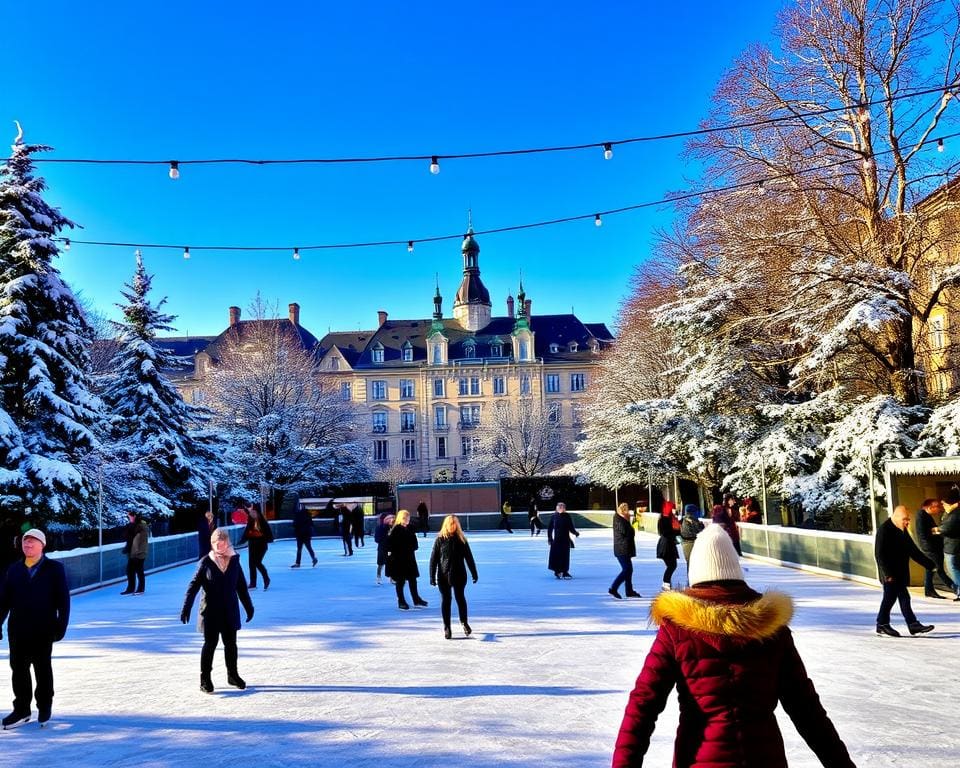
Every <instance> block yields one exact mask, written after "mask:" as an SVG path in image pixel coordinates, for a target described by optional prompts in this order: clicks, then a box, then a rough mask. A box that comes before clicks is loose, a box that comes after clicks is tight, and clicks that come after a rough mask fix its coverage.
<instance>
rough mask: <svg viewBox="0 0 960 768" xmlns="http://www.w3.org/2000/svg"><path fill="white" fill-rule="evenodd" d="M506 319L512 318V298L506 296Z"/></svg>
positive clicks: (508, 295)
mask: <svg viewBox="0 0 960 768" xmlns="http://www.w3.org/2000/svg"><path fill="white" fill-rule="evenodd" d="M507 317H513V296H511V295H510V294H507Z"/></svg>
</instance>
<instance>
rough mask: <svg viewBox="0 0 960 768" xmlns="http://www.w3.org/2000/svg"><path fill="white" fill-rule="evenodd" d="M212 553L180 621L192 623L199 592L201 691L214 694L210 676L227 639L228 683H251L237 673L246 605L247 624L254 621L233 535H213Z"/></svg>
mask: <svg viewBox="0 0 960 768" xmlns="http://www.w3.org/2000/svg"><path fill="white" fill-rule="evenodd" d="M210 545H211V550H210V553H209V554H208V555H207V556H206V557H204V558H203V559H202V560H201V561H200V563H199V564H198V565H197V572H196V573H195V574H194V576H193V579H191V581H190V585H189V586H188V587H187V595H186V597H185V598H184V600H183V609H182V610H181V611H180V621H182V622H183V623H184V624H186V623H187V622H189V621H190V609H191V608H193V601H194V599H195V598H196V596H197V592H199V591H200V590H201V589H202V590H203V596H202V597H201V598H200V617H199V621H198V623H197V628H198V629H199V630H200V631H201V632H202V633H203V650H202V651H201V652H200V690H201V691H203V692H204V693H213V682H212V680H211V679H210V673H211V672H212V671H213V654H214V651H216V650H217V643H218V642H219V640H220V639H221V638H222V639H223V657H224V660H225V661H226V665H227V682H228V683H229V684H230V685H232V686H235V687H236V688H246V687H247V684H246V683H245V682H244V681H243V678H241V677H240V675H239V674H237V631H238V630H239V629H240V606H239V604H238V602H237V598H239V602H241V603H243V607H244V609H245V610H246V612H247V621H250V619H252V618H253V602H252V601H251V600H250V593H249V592H248V591H247V582H246V579H244V577H243V568H242V567H241V565H240V555H238V554H237V553H236V552H235V551H234V549H233V546H232V545H231V544H230V534H229V533H227V531H226V529H224V528H217V529H216V530H215V531H214V532H213V533H212V534H211V536H210Z"/></svg>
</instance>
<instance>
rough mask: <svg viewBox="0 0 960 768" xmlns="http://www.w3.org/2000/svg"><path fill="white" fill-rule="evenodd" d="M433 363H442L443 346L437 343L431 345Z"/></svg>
mask: <svg viewBox="0 0 960 768" xmlns="http://www.w3.org/2000/svg"><path fill="white" fill-rule="evenodd" d="M433 364H434V365H443V348H442V347H441V346H440V345H439V344H434V345H433Z"/></svg>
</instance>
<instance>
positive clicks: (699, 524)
mask: <svg viewBox="0 0 960 768" xmlns="http://www.w3.org/2000/svg"><path fill="white" fill-rule="evenodd" d="M702 530H703V520H699V519H697V518H696V517H694V516H693V515H684V517H683V520H682V521H681V522H680V546H681V547H683V558H684V560H686V561H687V562H688V563H689V562H690V553H691V552H692V551H693V544H694V542H695V541H696V540H697V536H698V535H699V534H700V531H702Z"/></svg>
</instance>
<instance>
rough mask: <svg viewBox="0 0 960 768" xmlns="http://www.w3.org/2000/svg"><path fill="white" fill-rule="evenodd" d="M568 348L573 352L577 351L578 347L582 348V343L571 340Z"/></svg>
mask: <svg viewBox="0 0 960 768" xmlns="http://www.w3.org/2000/svg"><path fill="white" fill-rule="evenodd" d="M567 349H569V350H570V351H571V352H576V351H577V350H578V349H580V345H579V344H577V342H575V341H571V342H570V345H569V346H568V347H567Z"/></svg>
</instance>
